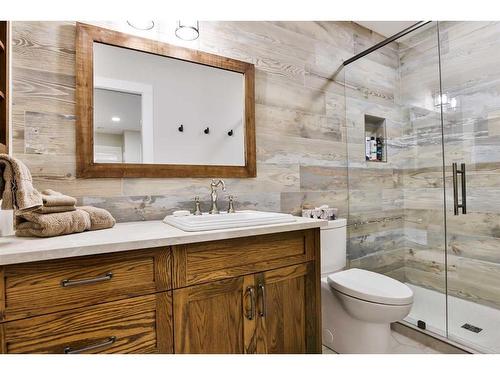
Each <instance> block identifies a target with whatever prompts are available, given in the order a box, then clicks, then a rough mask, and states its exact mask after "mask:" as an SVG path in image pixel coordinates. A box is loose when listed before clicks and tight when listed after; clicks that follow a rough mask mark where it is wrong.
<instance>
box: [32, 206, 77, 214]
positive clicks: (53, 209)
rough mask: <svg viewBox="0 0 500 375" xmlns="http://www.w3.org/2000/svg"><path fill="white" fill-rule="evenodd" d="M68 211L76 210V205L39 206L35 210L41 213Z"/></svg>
mask: <svg viewBox="0 0 500 375" xmlns="http://www.w3.org/2000/svg"><path fill="white" fill-rule="evenodd" d="M68 211H76V207H75V206H54V207H45V206H42V207H40V208H37V209H36V210H35V212H37V213H39V214H56V213H58V212H68Z"/></svg>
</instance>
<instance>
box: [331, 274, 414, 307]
mask: <svg viewBox="0 0 500 375" xmlns="http://www.w3.org/2000/svg"><path fill="white" fill-rule="evenodd" d="M327 280H328V285H329V286H330V287H331V288H332V289H335V290H337V291H338V292H340V293H343V294H346V295H348V296H351V297H354V298H358V299H361V300H365V301H368V302H374V303H380V304H385V305H397V306H402V305H409V304H411V303H413V291H412V290H411V289H410V288H409V287H408V286H406V285H405V284H403V283H401V282H399V281H397V280H394V279H392V278H390V277H388V276H385V275H381V274H378V273H375V272H371V271H366V270H362V269H359V268H351V269H348V270H345V271H340V272H337V273H333V274H331V275H328V277H327Z"/></svg>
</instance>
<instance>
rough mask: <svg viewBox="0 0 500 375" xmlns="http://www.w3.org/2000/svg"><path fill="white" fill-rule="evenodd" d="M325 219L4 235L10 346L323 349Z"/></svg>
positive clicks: (0, 332)
mask: <svg viewBox="0 0 500 375" xmlns="http://www.w3.org/2000/svg"><path fill="white" fill-rule="evenodd" d="M323 225H325V222H322V221H319V220H312V219H305V218H297V220H296V221H295V222H293V223H282V224H273V225H265V226H260V227H247V228H236V229H225V230H214V231H206V232H190V233H188V232H184V231H182V230H179V229H176V228H174V227H172V226H169V225H167V224H164V223H162V222H159V221H154V222H134V223H122V224H117V225H116V226H115V227H114V228H112V229H108V230H102V231H96V232H86V233H81V234H75V235H70V236H63V237H56V238H50V239H22V238H15V237H6V238H2V239H0V352H1V353H67V354H71V353H320V352H321V335H320V332H321V330H320V325H321V319H320V317H321V306H320V264H319V249H320V243H319V242H320V233H319V230H320V229H319V228H320V227H321V226H323Z"/></svg>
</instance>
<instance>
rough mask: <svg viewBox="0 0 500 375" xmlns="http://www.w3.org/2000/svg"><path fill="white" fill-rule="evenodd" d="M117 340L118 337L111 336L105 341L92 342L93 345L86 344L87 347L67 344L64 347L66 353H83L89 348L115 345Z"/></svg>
mask: <svg viewBox="0 0 500 375" xmlns="http://www.w3.org/2000/svg"><path fill="white" fill-rule="evenodd" d="M115 341H116V337H115V336H111V337H109V338H107V339H106V340H104V341H103V342H98V343H96V344H92V345H89V346H86V347H84V348H80V349H73V348H71V346H67V347H65V348H64V354H79V353H83V352H86V351H89V350H94V349H99V348H104V347H105V346H108V345H113V344H114V343H115Z"/></svg>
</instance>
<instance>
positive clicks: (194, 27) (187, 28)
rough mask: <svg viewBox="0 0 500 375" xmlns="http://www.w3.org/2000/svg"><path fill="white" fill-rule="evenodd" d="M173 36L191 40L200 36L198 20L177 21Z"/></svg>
mask: <svg viewBox="0 0 500 375" xmlns="http://www.w3.org/2000/svg"><path fill="white" fill-rule="evenodd" d="M175 36H176V37H177V38H179V39H182V40H187V41H192V40H196V39H198V37H199V36H200V24H199V22H198V21H177V27H176V29H175Z"/></svg>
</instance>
